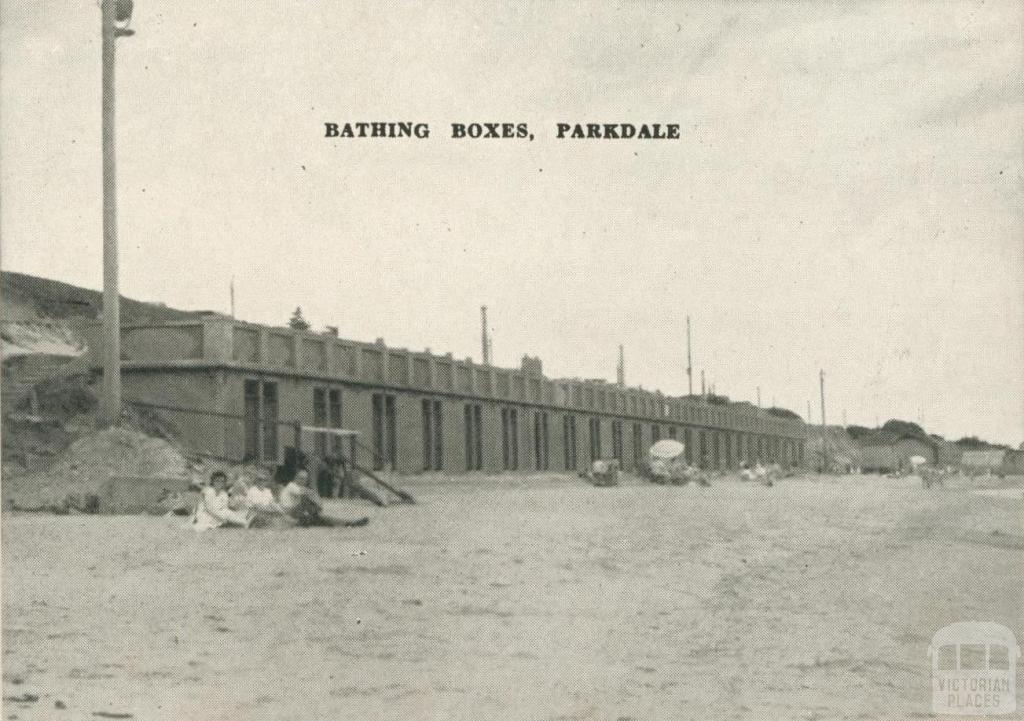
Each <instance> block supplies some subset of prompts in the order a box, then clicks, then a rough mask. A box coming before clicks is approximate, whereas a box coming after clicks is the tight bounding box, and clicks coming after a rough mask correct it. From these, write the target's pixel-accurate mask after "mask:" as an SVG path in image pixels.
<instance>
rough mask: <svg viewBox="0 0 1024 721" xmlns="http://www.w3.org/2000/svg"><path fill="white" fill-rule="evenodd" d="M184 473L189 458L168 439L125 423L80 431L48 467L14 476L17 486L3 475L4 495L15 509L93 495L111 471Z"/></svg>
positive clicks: (161, 473) (123, 473)
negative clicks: (148, 433) (9, 483)
mask: <svg viewBox="0 0 1024 721" xmlns="http://www.w3.org/2000/svg"><path fill="white" fill-rule="evenodd" d="M188 475H189V467H188V462H187V460H186V459H185V457H184V456H183V455H182V454H181V453H180V452H179V451H178V450H177V449H176V448H175V447H174V446H172V445H171V444H170V443H168V442H167V441H165V440H163V439H160V438H153V437H151V436H147V435H146V434H145V433H142V432H140V431H137V430H133V429H129V428H109V429H107V430H103V431H96V432H92V433H89V434H87V435H84V436H82V437H81V438H79V439H78V440H76V441H75V442H74V443H72V444H71V445H70V446H69V447H68V448H67V449H65V450H64V452H63V453H61V454H60V455H59V456H58V457H57V458H56V459H55V460H54V462H53V463H52V464H51V465H50V467H49V468H47V469H46V470H44V471H41V472H39V473H32V474H27V475H25V476H22V477H20V478H18V479H17V480H16V484H14V485H16V487H15V488H10V489H8V487H7V485H8V484H7V479H5V484H4V485H5V488H4V496H5V499H6V500H7V501H9V502H10V501H13V503H14V505H15V506H16V507H18V508H35V507H40V506H44V505H48V504H59V503H61V502H63V501H64V499H66V498H68V497H69V496H84V495H88V494H95V493H96V492H97V491H98V490H99V489H100V486H102V485H103V484H104V483H105V482H106V481H107V480H108V479H110V478H111V477H112V476H163V477H179V478H184V477H187V476H188ZM12 480H13V479H12ZM9 491H10V492H9Z"/></svg>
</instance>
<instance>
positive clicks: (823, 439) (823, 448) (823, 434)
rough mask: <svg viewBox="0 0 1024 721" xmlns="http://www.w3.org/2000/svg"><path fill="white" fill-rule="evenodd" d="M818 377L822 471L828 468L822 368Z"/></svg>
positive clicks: (823, 373)
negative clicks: (819, 387)
mask: <svg viewBox="0 0 1024 721" xmlns="http://www.w3.org/2000/svg"><path fill="white" fill-rule="evenodd" d="M818 378H819V380H820V381H821V465H822V469H821V470H822V471H823V472H824V471H827V470H828V438H827V436H826V431H825V371H824V369H822V370H821V371H820V372H819V374H818Z"/></svg>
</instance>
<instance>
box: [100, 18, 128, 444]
mask: <svg viewBox="0 0 1024 721" xmlns="http://www.w3.org/2000/svg"><path fill="white" fill-rule="evenodd" d="M100 9H101V13H100V15H101V29H102V33H103V63H102V75H103V80H102V86H103V108H102V114H103V403H102V406H101V414H100V424H101V425H102V426H103V427H104V428H109V427H110V426H115V425H117V424H118V422H119V421H120V419H121V298H120V295H119V291H118V287H117V286H118V264H117V172H116V163H115V147H114V110H115V106H114V65H115V59H116V54H115V52H114V51H115V42H116V40H117V38H118V37H121V36H129V35H133V34H134V33H135V31H134V30H129V29H128V23H129V22H131V18H132V0H102V4H101V6H100Z"/></svg>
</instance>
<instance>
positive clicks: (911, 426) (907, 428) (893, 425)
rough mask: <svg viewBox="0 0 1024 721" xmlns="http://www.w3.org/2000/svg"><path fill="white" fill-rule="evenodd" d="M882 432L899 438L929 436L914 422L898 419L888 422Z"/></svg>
mask: <svg viewBox="0 0 1024 721" xmlns="http://www.w3.org/2000/svg"><path fill="white" fill-rule="evenodd" d="M882 430H883V431H887V432H888V433H892V434H893V435H898V436H914V437H916V438H923V437H926V436H927V434H926V433H925V432H924V429H923V428H921V426H919V425H917V424H916V423H914V422H913V421H901V420H899V419H897V418H893V419H891V420H888V421H886V422H885V425H883V426H882Z"/></svg>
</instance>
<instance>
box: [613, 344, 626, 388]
mask: <svg viewBox="0 0 1024 721" xmlns="http://www.w3.org/2000/svg"><path fill="white" fill-rule="evenodd" d="M615 380H616V381H617V382H618V384H619V386H620V387H624V386H625V385H626V349H625V347H624V346H622V345H621V344H620V345H619V367H618V372H617V373H616V378H615Z"/></svg>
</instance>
